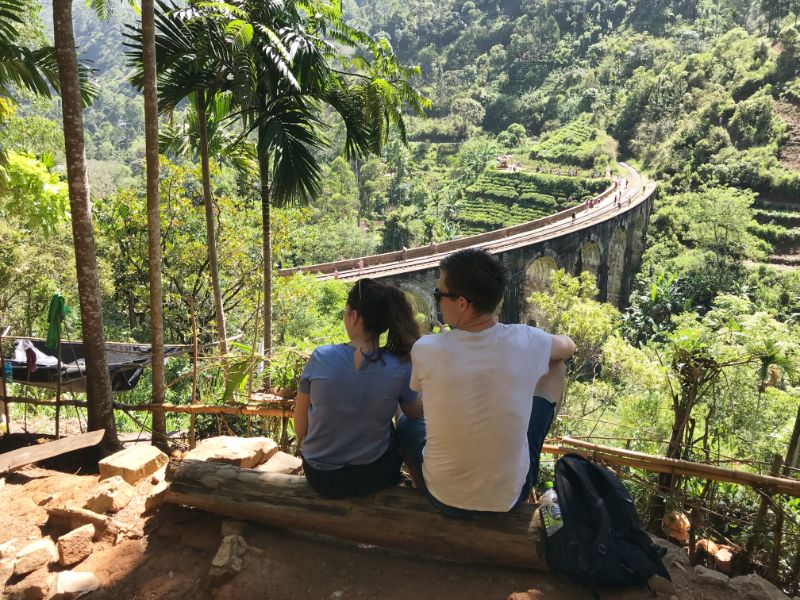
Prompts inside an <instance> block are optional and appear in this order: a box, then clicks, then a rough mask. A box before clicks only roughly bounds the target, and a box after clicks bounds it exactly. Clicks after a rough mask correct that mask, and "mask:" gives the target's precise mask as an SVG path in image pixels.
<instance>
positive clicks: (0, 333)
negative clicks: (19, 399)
mask: <svg viewBox="0 0 800 600" xmlns="http://www.w3.org/2000/svg"><path fill="white" fill-rule="evenodd" d="M10 329H11V327H6V328H5V329H3V330H0V386H2V388H3V415H4V416H5V418H6V431H5V433H4V434H3V435H11V413H10V411H9V410H8V402H7V400H8V390H7V389H6V377H5V375H6V371H5V369H6V359H5V356H4V355H3V337H4V336H6V335H8V332H9V330H10Z"/></svg>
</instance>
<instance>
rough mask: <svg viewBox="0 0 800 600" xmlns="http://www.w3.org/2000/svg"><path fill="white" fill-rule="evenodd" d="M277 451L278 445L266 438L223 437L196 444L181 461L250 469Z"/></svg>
mask: <svg viewBox="0 0 800 600" xmlns="http://www.w3.org/2000/svg"><path fill="white" fill-rule="evenodd" d="M277 451H278V445H277V444H276V443H275V442H274V441H273V440H271V439H270V438H267V437H251V438H240V437H235V436H230V435H223V436H218V437H213V438H207V439H204V440H201V441H200V442H198V444H197V446H196V447H195V449H194V450H190V451H189V452H187V453H186V454H184V455H183V459H184V460H186V459H189V460H204V461H207V462H219V463H226V464H229V465H233V466H235V467H241V468H245V469H252V468H254V467H257V466H258V465H260V464H262V463H264V462H266V461H267V460H269V459H270V457H272V455H273V454H275V453H276V452H277Z"/></svg>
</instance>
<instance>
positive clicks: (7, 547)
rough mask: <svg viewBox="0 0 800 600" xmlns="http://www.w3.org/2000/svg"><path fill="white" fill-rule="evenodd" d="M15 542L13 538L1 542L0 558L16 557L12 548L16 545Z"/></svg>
mask: <svg viewBox="0 0 800 600" xmlns="http://www.w3.org/2000/svg"><path fill="white" fill-rule="evenodd" d="M16 543H17V540H16V539H15V538H11V539H10V540H8V541H7V542H3V543H2V544H0V558H9V557H10V556H16V554H17V553H16V551H15V550H14V546H15V545H16Z"/></svg>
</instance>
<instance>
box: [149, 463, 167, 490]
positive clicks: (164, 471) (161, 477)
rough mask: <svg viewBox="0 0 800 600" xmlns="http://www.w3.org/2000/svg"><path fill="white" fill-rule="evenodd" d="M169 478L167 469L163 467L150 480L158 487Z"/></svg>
mask: <svg viewBox="0 0 800 600" xmlns="http://www.w3.org/2000/svg"><path fill="white" fill-rule="evenodd" d="M166 476H167V467H166V466H164V467H161V468H160V469H159V470H158V471H156V472H155V473H153V476H152V477H151V478H150V483H152V484H153V485H158V484H159V483H161V482H162V481H164V477H166Z"/></svg>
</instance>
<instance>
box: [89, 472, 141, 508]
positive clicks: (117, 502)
mask: <svg viewBox="0 0 800 600" xmlns="http://www.w3.org/2000/svg"><path fill="white" fill-rule="evenodd" d="M135 493H136V490H135V489H134V488H133V486H132V485H131V484H130V483H128V482H127V481H125V480H124V479H123V478H122V477H120V476H119V475H115V476H113V477H109V478H108V479H104V480H103V481H101V482H100V483H99V484H97V487H96V488H95V491H94V493H93V494H92V496H91V497H90V498H89V499H88V500H87V501H86V508H88V509H89V510H91V511H93V512H96V513H100V514H102V513H109V512H118V511H120V510H122V509H123V508H125V507H126V506H128V503H130V501H131V499H133V495H134V494H135Z"/></svg>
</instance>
